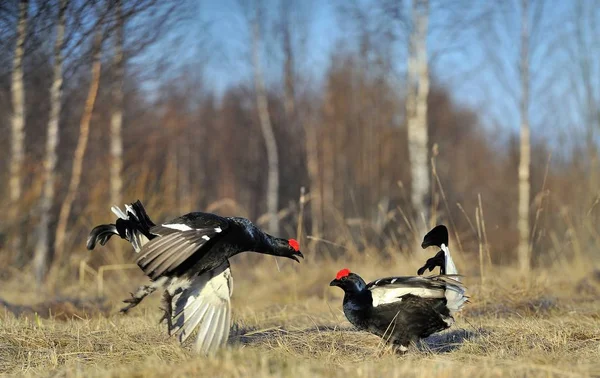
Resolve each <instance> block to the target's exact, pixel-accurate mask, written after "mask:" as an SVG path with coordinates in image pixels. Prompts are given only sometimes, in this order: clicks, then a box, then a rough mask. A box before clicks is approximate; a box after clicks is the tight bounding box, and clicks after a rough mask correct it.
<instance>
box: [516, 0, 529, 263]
mask: <svg viewBox="0 0 600 378" xmlns="http://www.w3.org/2000/svg"><path fill="white" fill-rule="evenodd" d="M528 18H529V0H522V1H521V59H520V60H521V62H520V71H521V104H520V108H521V109H520V111H521V148H520V159H519V209H518V225H517V226H518V229H519V247H518V254H519V265H520V268H521V271H523V272H528V271H529V270H530V263H531V249H530V246H529V193H530V190H531V188H530V185H531V184H530V182H529V167H530V162H531V145H530V135H529V134H530V132H529V114H528V111H529V27H528Z"/></svg>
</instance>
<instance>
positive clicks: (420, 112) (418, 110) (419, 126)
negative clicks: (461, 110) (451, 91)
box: [406, 0, 430, 234]
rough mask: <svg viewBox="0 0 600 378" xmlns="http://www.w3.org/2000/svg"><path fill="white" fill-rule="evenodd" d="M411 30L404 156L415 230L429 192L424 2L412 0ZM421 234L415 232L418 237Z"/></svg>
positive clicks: (426, 12)
mask: <svg viewBox="0 0 600 378" xmlns="http://www.w3.org/2000/svg"><path fill="white" fill-rule="evenodd" d="M412 15H413V25H414V26H413V30H412V33H411V37H410V39H411V41H410V50H411V51H410V53H409V61H408V82H409V90H410V92H409V94H408V96H407V106H406V113H407V117H408V123H407V128H408V130H407V131H408V153H409V158H410V166H411V202H412V206H413V209H414V211H415V213H416V214H417V225H421V226H420V227H419V226H417V230H421V229H422V228H423V226H425V224H423V223H422V222H421V220H420V219H418V218H419V217H422V218H423V219H424V220H425V222H427V221H428V217H429V214H428V209H427V204H426V199H427V193H428V191H429V186H430V185H429V169H428V167H429V164H428V149H427V143H428V136H427V98H428V96H429V67H428V61H427V30H428V16H429V2H428V0H413V9H412ZM420 233H421V232H419V234H420Z"/></svg>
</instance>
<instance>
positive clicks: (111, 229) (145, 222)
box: [87, 200, 155, 252]
mask: <svg viewBox="0 0 600 378" xmlns="http://www.w3.org/2000/svg"><path fill="white" fill-rule="evenodd" d="M110 210H111V211H112V212H113V213H114V214H115V215H116V216H117V217H118V219H117V221H116V222H115V223H114V224H112V223H111V224H103V225H100V226H97V227H95V228H94V229H93V230H92V231H91V232H90V236H89V237H88V241H87V248H88V249H89V250H92V249H94V247H95V246H96V243H100V244H101V245H104V244H106V242H107V241H108V239H110V237H111V236H112V235H119V236H120V237H121V238H123V239H125V240H127V241H129V242H130V243H131V245H132V246H133V248H134V249H135V251H136V252H139V251H140V250H141V249H142V246H143V245H144V244H145V243H146V242H148V240H150V239H152V238H154V235H153V234H151V233H150V228H151V227H154V226H155V224H154V222H152V220H151V219H150V217H148V214H147V213H146V210H145V209H144V205H142V203H141V202H140V201H139V200H138V201H136V202H134V203H132V204H126V205H125V211H123V210H121V209H120V208H119V207H118V206H112V207H111V208H110Z"/></svg>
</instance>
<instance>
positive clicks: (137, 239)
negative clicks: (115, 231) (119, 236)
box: [110, 204, 150, 253]
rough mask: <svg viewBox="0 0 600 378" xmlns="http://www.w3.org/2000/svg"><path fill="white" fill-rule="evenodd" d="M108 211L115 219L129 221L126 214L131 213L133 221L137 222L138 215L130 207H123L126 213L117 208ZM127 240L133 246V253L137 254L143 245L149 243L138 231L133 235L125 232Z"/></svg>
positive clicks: (113, 207)
mask: <svg viewBox="0 0 600 378" xmlns="http://www.w3.org/2000/svg"><path fill="white" fill-rule="evenodd" d="M110 211H112V212H113V214H115V215H116V216H117V217H119V218H121V219H129V215H128V213H131V214H132V215H133V216H134V217H135V219H137V220H139V218H138V215H137V214H136V213H135V211H134V210H133V207H131V205H128V204H126V205H125V211H126V212H124V211H123V210H121V208H119V207H118V206H112V207H111V208H110ZM127 238H128V240H129V242H130V243H131V245H132V246H133V249H135V251H136V252H137V253H139V252H140V251H141V250H142V247H143V246H144V244H146V243H148V242H149V241H150V240H148V238H147V237H146V236H145V235H144V234H142V233H140V232H138V231H134V232H133V235H131V234H130V233H129V232H127Z"/></svg>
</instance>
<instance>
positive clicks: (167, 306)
mask: <svg viewBox="0 0 600 378" xmlns="http://www.w3.org/2000/svg"><path fill="white" fill-rule="evenodd" d="M162 302H163V306H164V307H163V308H161V310H163V311H164V314H163V316H162V318H161V319H160V320H159V321H158V323H162V322H163V320H166V321H167V331H168V333H169V336H171V329H172V328H173V323H172V320H173V296H172V295H171V293H169V290H165V291H164V293H163V297H162Z"/></svg>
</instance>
